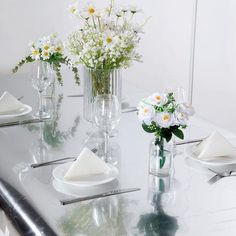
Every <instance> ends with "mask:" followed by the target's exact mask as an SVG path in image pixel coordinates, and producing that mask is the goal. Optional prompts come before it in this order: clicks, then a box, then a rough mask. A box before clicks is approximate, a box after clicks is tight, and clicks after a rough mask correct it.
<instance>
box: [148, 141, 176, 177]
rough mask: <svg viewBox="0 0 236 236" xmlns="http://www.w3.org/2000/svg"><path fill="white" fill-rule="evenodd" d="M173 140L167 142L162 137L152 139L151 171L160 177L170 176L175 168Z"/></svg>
mask: <svg viewBox="0 0 236 236" xmlns="http://www.w3.org/2000/svg"><path fill="white" fill-rule="evenodd" d="M173 150H174V144H173V142H172V141H170V142H168V143H167V142H166V140H165V139H164V138H162V137H159V138H158V141H157V140H156V139H154V140H152V141H151V143H150V147H149V173H150V174H152V175H155V176H158V177H167V176H170V175H171V173H172V169H173Z"/></svg>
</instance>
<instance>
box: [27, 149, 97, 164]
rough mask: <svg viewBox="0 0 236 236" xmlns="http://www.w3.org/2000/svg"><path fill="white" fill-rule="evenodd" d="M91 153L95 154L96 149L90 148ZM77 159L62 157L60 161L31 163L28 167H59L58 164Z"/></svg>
mask: <svg viewBox="0 0 236 236" xmlns="http://www.w3.org/2000/svg"><path fill="white" fill-rule="evenodd" d="M91 151H92V152H93V153H96V152H97V151H98V149H97V148H92V149H91ZM77 158H78V157H63V158H60V159H56V160H52V161H44V162H40V163H33V164H31V165H30V167H31V168H39V167H44V166H50V165H60V164H65V163H67V162H72V161H76V160H77Z"/></svg>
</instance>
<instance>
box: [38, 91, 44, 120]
mask: <svg viewBox="0 0 236 236" xmlns="http://www.w3.org/2000/svg"><path fill="white" fill-rule="evenodd" d="M38 94H39V117H40V118H42V115H43V93H42V91H39V92H38Z"/></svg>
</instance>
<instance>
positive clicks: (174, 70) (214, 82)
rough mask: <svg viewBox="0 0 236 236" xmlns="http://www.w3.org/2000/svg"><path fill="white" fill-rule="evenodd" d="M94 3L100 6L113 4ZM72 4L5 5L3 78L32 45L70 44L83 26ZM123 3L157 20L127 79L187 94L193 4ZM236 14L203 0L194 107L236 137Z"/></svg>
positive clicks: (33, 1) (184, 0) (24, 0)
mask: <svg viewBox="0 0 236 236" xmlns="http://www.w3.org/2000/svg"><path fill="white" fill-rule="evenodd" d="M80 2H81V3H84V2H85V1H84V0H80ZM95 2H96V4H99V5H100V4H101V3H102V4H104V3H106V2H107V3H108V0H97V1H95ZM70 3H71V2H70V1H69V0H20V1H19V0H0V79H1V78H3V77H6V76H9V73H10V69H11V67H12V66H14V65H15V64H16V62H17V61H18V60H19V59H21V58H22V57H23V56H24V55H26V54H27V53H28V48H27V44H28V42H29V41H30V40H36V39H37V38H39V37H41V36H43V35H47V34H50V33H52V32H58V35H59V37H61V38H62V39H66V37H67V35H68V34H69V33H70V32H71V31H72V29H73V28H74V27H75V26H76V24H77V25H78V22H77V20H75V19H73V17H71V16H70V14H69V12H68V11H67V7H68V5H69V4H70ZM118 3H120V4H121V5H122V4H124V5H127V4H135V5H138V6H139V7H140V8H142V9H143V13H142V15H141V16H140V18H143V19H145V17H148V16H151V17H152V18H151V19H150V20H149V22H148V23H147V25H146V26H145V28H144V31H145V34H144V35H143V40H142V42H141V45H140V52H141V53H142V55H143V61H144V62H143V63H141V64H135V65H134V66H133V67H132V68H130V69H129V70H127V71H126V72H125V73H124V77H125V78H124V80H127V81H128V82H129V83H132V84H133V85H135V86H138V87H142V88H143V89H146V90H149V91H150V92H152V91H159V90H164V89H165V88H168V89H171V88H176V87H179V86H182V87H184V88H186V89H187V88H188V80H189V60H190V42H191V30H192V17H193V6H194V0H136V1H132V0H130V1H127V0H126V1H125V0H120V1H118ZM235 12H236V1H235V0H199V11H198V22H197V38H196V67H195V81H194V97H193V98H194V100H193V102H194V106H195V108H196V111H197V113H198V115H200V116H202V117H203V118H205V119H208V120H210V121H212V122H214V123H216V124H218V125H220V126H222V127H225V128H228V129H230V130H233V131H235V132H236V126H235V121H236V105H235V96H234V94H235V91H236V81H235V80H236V65H235V64H236V14H235ZM20 73H24V69H23V70H21V71H20ZM71 79H72V78H71ZM0 82H1V81H0ZM0 85H1V84H0Z"/></svg>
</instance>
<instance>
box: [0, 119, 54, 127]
mask: <svg viewBox="0 0 236 236" xmlns="http://www.w3.org/2000/svg"><path fill="white" fill-rule="evenodd" d="M49 119H50V118H43V119H38V118H34V119H30V120H22V121H11V122H6V123H2V124H0V128H1V127H8V126H16V125H26V124H33V123H40V122H44V121H47V120H49Z"/></svg>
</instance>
